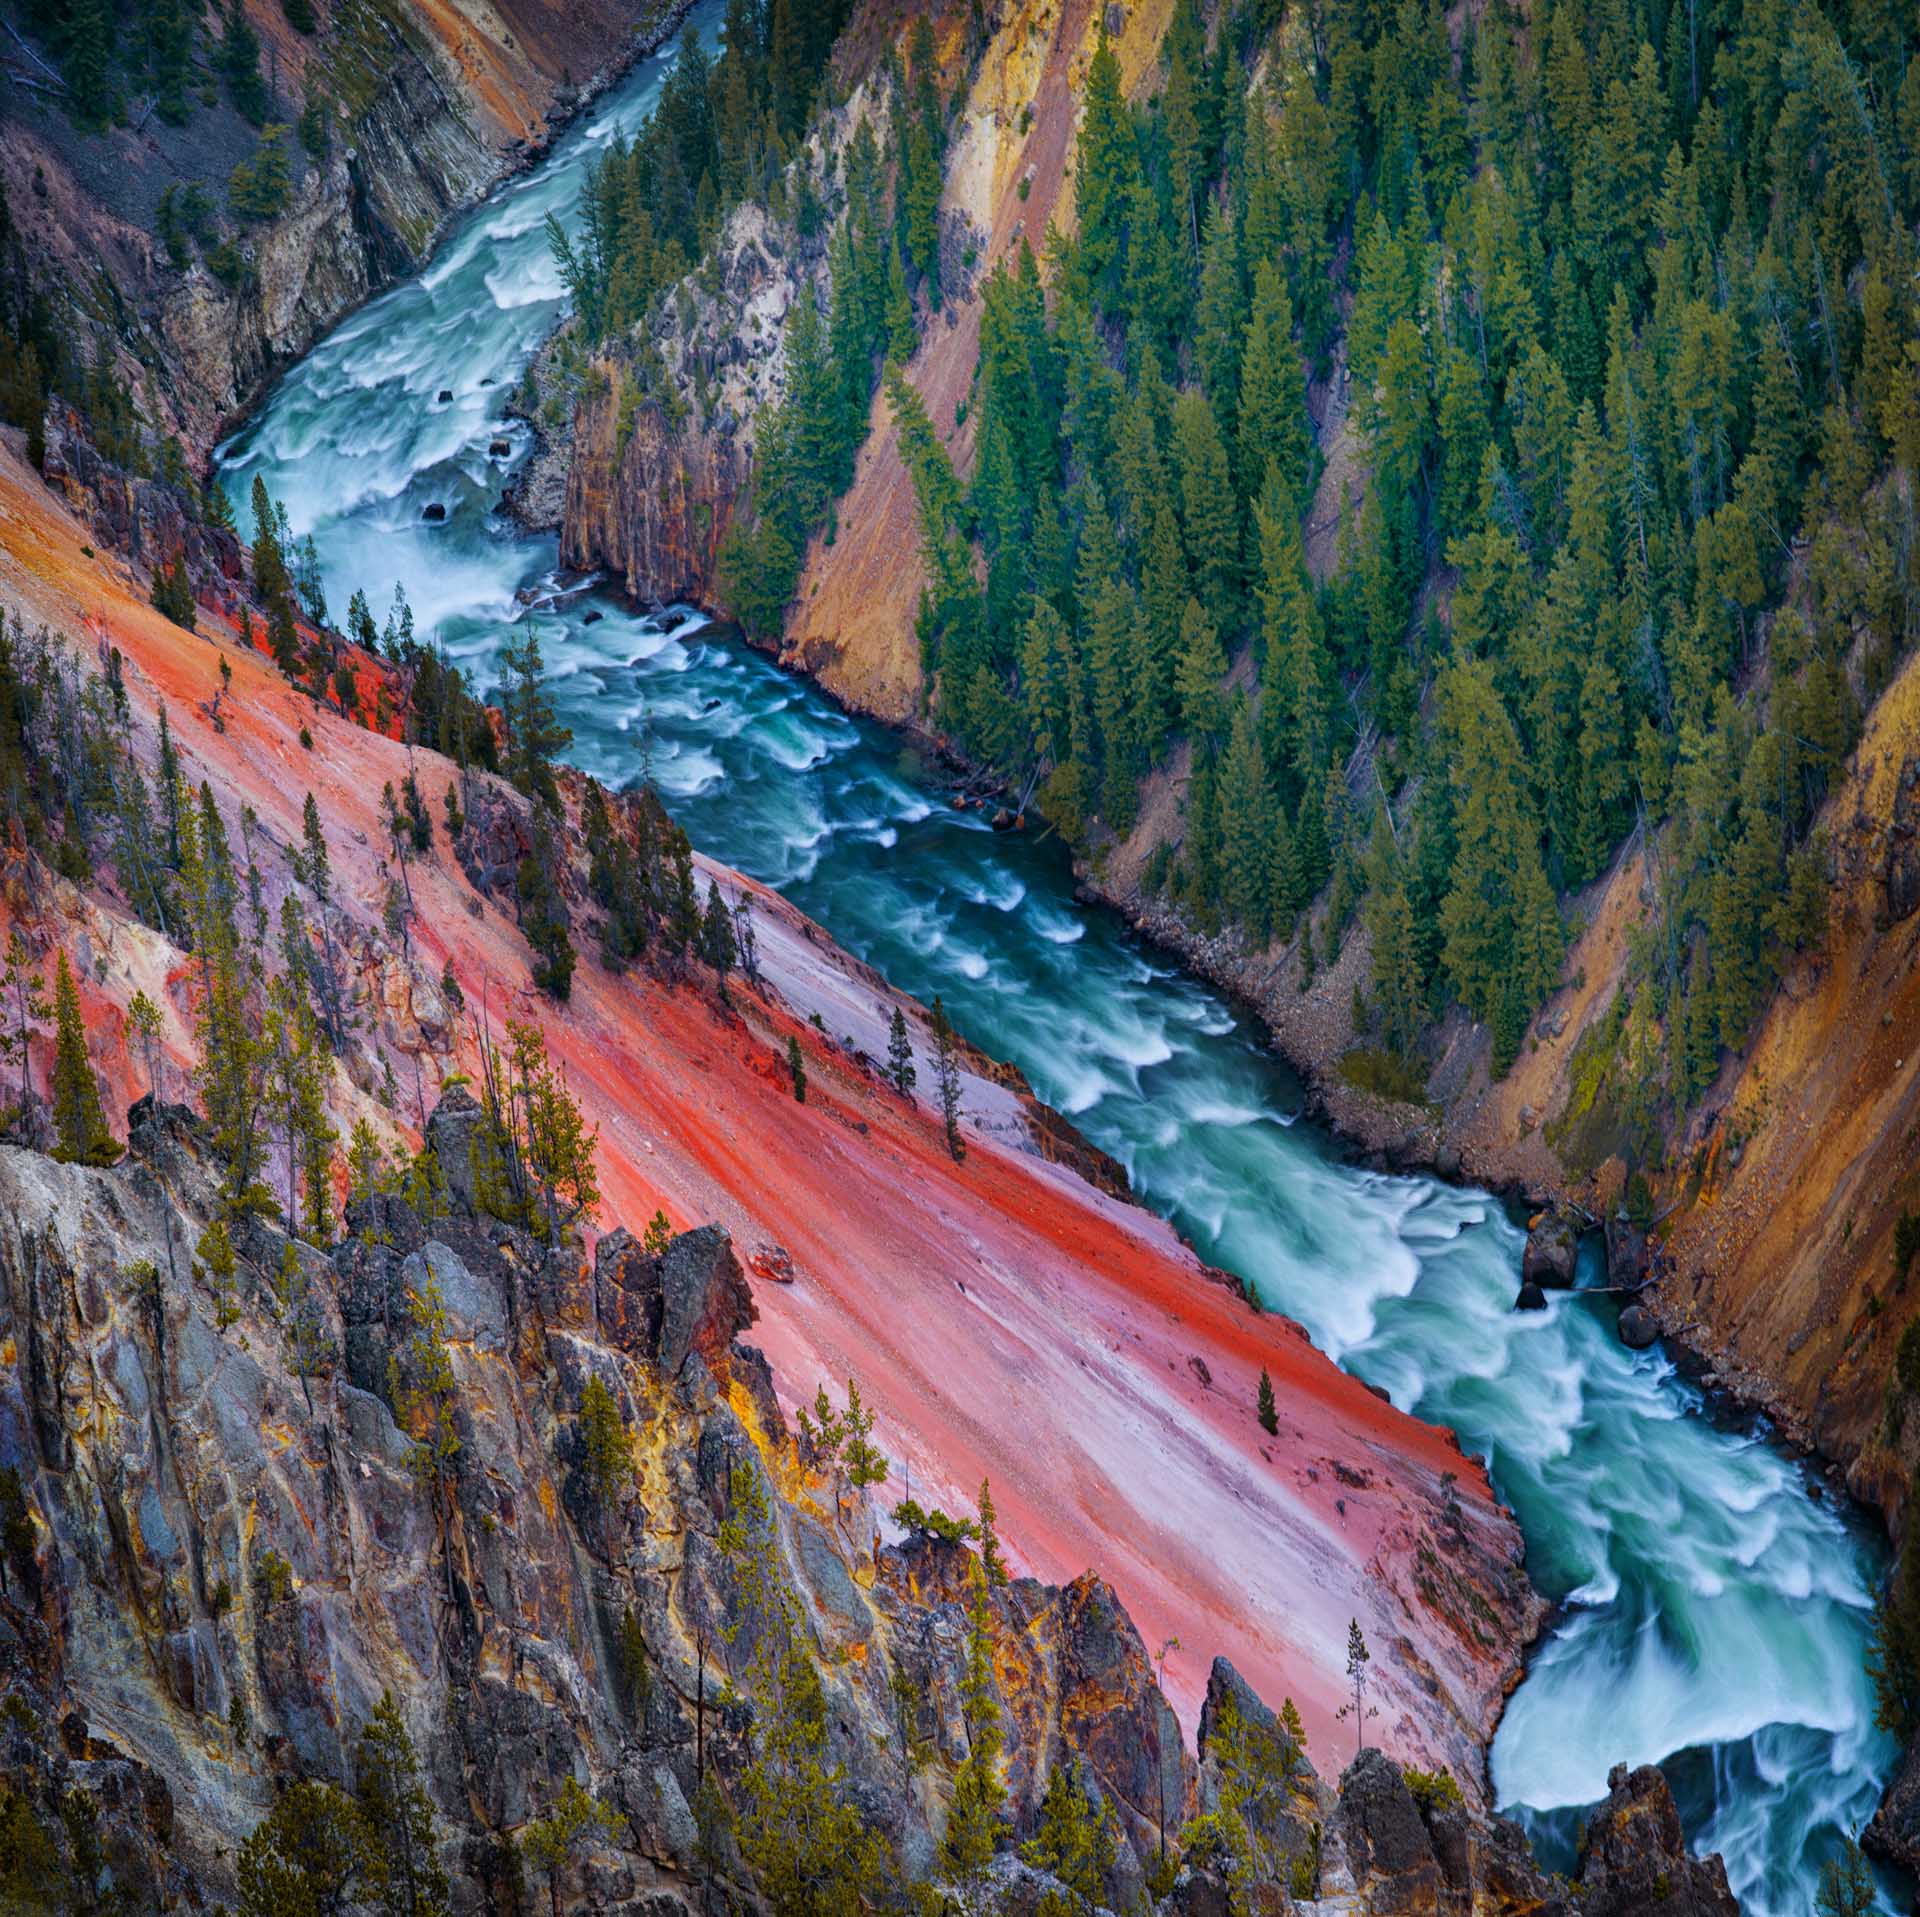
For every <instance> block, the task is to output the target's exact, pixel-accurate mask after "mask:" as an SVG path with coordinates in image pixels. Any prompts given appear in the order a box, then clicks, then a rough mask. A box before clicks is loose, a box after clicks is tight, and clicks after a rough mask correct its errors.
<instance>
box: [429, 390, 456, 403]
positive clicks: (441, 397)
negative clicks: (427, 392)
mask: <svg viewBox="0 0 1920 1917" xmlns="http://www.w3.org/2000/svg"><path fill="white" fill-rule="evenodd" d="M434 397H435V399H436V400H437V401H438V402H439V404H440V405H442V406H451V405H452V404H453V388H452V387H451V386H443V387H441V389H440V390H439V392H438V393H437V394H435V395H434Z"/></svg>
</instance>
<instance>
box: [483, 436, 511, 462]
mask: <svg viewBox="0 0 1920 1917" xmlns="http://www.w3.org/2000/svg"><path fill="white" fill-rule="evenodd" d="M512 451H513V444H512V442H511V441H510V440H505V439H496V440H493V441H491V442H489V444H488V446H487V457H488V458H489V459H505V458H506V457H507V456H508V455H509V454H510V453H511V452H512Z"/></svg>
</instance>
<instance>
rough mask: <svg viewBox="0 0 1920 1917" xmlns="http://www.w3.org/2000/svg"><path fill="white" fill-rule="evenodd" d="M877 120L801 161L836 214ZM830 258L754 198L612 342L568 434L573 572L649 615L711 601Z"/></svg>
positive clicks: (564, 538)
mask: <svg viewBox="0 0 1920 1917" xmlns="http://www.w3.org/2000/svg"><path fill="white" fill-rule="evenodd" d="M871 118H872V115H871V109H870V106H869V103H868V101H867V98H866V97H865V95H864V94H862V95H860V96H858V97H856V99H855V100H854V101H853V102H851V103H850V104H849V105H848V106H847V107H846V108H844V109H842V110H841V111H840V112H838V113H835V114H832V115H829V116H827V117H826V119H825V120H824V121H823V123H822V124H821V126H820V127H819V128H818V129H817V130H816V133H815V136H814V138H813V140H812V141H811V143H810V145H809V148H808V151H807V153H806V154H805V155H804V156H803V157H802V159H801V160H800V161H798V162H797V163H796V164H797V165H798V166H800V167H804V168H805V169H807V171H808V172H809V174H810V175H811V178H812V183H813V189H814V190H815V191H816V192H817V194H818V195H819V197H820V198H821V199H822V200H823V201H824V202H825V203H826V205H827V206H828V207H829V208H832V207H833V206H834V204H835V198H836V191H835V187H834V184H833V175H834V167H835V163H836V161H837V158H838V156H839V155H840V153H842V152H843V151H844V149H845V146H846V143H847V141H848V139H849V138H851V136H852V133H853V130H854V128H855V127H856V126H857V125H859V124H860V123H861V122H862V121H863V120H866V121H868V122H869V123H871ZM826 259H827V244H826V234H825V232H824V230H823V231H822V232H820V233H818V234H816V235H814V236H813V237H812V238H805V237H803V236H802V235H801V234H800V232H799V231H798V229H797V228H796V227H795V226H794V224H793V223H792V222H790V221H785V220H776V219H775V218H774V217H773V216H771V215H770V214H769V213H768V211H767V209H766V208H765V207H764V206H761V205H759V204H757V203H754V202H751V201H750V202H748V203H747V204H745V205H743V206H741V207H739V208H737V209H736V210H735V211H734V213H733V214H732V215H731V216H730V217H729V219H728V221H727V224H726V228H725V231H724V232H723V234H722V235H721V237H720V239H719V241H718V242H717V243H716V244H715V247H714V250H713V253H712V256H711V258H710V260H709V262H708V263H707V265H706V266H705V267H704V268H703V269H702V271H701V273H700V274H699V275H698V276H697V277H696V278H694V279H690V280H688V281H687V282H686V284H685V287H684V288H683V289H682V293H681V295H680V296H679V297H677V298H676V299H675V300H674V301H673V302H671V303H670V306H669V309H668V310H667V312H665V313H664V314H663V315H661V316H660V318H659V321H658V324H657V325H656V326H655V327H654V328H653V329H651V330H650V331H649V332H648V333H647V335H646V337H645V339H644V341H633V340H627V341H620V342H616V343H615V344H614V345H613V346H612V348H611V349H610V350H609V351H608V352H607V353H606V354H605V355H603V356H602V357H600V358H598V359H596V360H595V361H594V362H593V364H592V366H591V368H590V370H589V372H588V375H587V377H586V379H585V381H584V384H583V389H582V393H581V396H580V399H579V401H578V403H577V405H576V406H575V407H574V409H573V414H572V417H571V420H570V422H569V425H568V428H567V434H568V446H569V453H568V461H567V485H566V501H565V509H564V514H563V517H562V521H561V530H560V556H561V558H562V560H563V561H565V563H566V564H568V565H570V566H577V567H580V568H582V569H586V568H589V567H605V568H606V569H608V570H609V571H611V572H612V573H614V574H615V575H616V576H617V577H618V578H619V579H620V580H621V582H622V583H623V584H624V586H625V588H626V590H627V592H628V594H629V595H630V596H631V597H632V598H634V599H636V600H638V601H639V602H640V603H641V604H643V605H655V606H659V605H667V604H670V603H671V602H672V601H674V600H676V599H687V600H693V601H696V602H699V603H703V604H705V603H710V602H711V601H712V600H713V598H714V597H715V594H716V589H717V582H716V580H715V577H714V562H715V560H716V559H717V558H718V556H719V552H720V542H721V541H722V540H723V539H724V538H725V537H726V533H727V528H728V526H729V525H730V524H731V522H732V519H733V512H734V508H735V505H736V504H737V503H738V501H739V499H740V497H741V494H742V492H743V491H744V489H745V488H746V486H747V483H748V481H749V479H750V478H751V476H752V472H753V446H754V431H755V424H756V421H757V420H758V418H759V416H760V414H761V413H762V412H763V411H764V410H765V409H766V408H767V407H769V406H772V405H775V404H777V403H778V401H779V399H780V396H781V394H782V393H783V392H784V390H785V370H786V368H785V352H784V347H785V340H786V327H787V321H788V317H789V315H790V314H791V312H792V310H793V305H794V302H795V301H796V300H800V299H809V300H814V301H816V302H818V301H819V300H820V299H821V298H822V296H823V291H824V285H825V269H826ZM638 353H646V354H651V355H653V356H655V357H656V360H657V364H658V365H659V367H660V368H661V377H662V378H664V380H665V382H666V390H667V391H669V392H670V393H672V394H673V395H674V400H673V404H672V406H671V408H669V407H668V406H665V405H663V404H661V403H660V401H659V400H657V399H655V398H653V397H652V396H651V395H647V394H643V393H642V391H641V390H640V387H639V381H638V375H637V374H636V372H635V368H634V359H635V356H636V354H638ZM656 390H657V389H656Z"/></svg>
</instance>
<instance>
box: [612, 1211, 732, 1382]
mask: <svg viewBox="0 0 1920 1917" xmlns="http://www.w3.org/2000/svg"><path fill="white" fill-rule="evenodd" d="M594 1285H595V1289H596V1292H597V1295H598V1299H599V1311H600V1323H601V1326H602V1329H603V1330H604V1331H605V1333H606V1335H607V1336H608V1337H609V1338H611V1339H612V1340H613V1342H614V1343H615V1344H617V1345H618V1346H619V1347H620V1348H621V1349H622V1350H623V1351H627V1352H631V1353H632V1354H633V1355H634V1356H635V1357H639V1358H645V1359H647V1360H648V1361H649V1362H650V1363H653V1364H656V1365H658V1366H659V1367H660V1369H661V1371H662V1372H664V1373H665V1374H666V1375H667V1376H669V1377H672V1376H674V1375H676V1374H677V1373H678V1372H679V1371H680V1369H681V1367H682V1366H683V1365H684V1364H685V1363H686V1361H687V1357H688V1354H689V1353H691V1352H698V1353H699V1354H700V1356H701V1358H702V1359H703V1360H704V1361H705V1363H706V1366H707V1369H708V1370H709V1371H711V1372H714V1373H716V1374H718V1375H720V1376H725V1375H727V1371H728V1365H729V1361H730V1353H729V1350H728V1347H729V1346H731V1345H732V1343H733V1340H734V1338H735V1337H736V1335H737V1334H738V1333H740V1332H742V1331H744V1330H746V1328H747V1327H748V1326H749V1325H750V1324H752V1323H753V1321H754V1319H755V1318H757V1317H758V1316H759V1312H758V1311H757V1310H756V1309H755V1307H754V1302H753V1293H752V1292H751V1291H750V1290H749V1289H748V1287H747V1281H746V1278H745V1276H744V1275H743V1274H742V1272H741V1270H740V1265H739V1261H738V1260H737V1259H736V1258H735V1257H734V1255H733V1245H732V1241H731V1240H730V1239H729V1238H728V1237H727V1234H726V1233H725V1232H724V1231H723V1230H721V1228H720V1227H719V1226H718V1225H707V1226H703V1227H701V1228H700V1229H699V1230H698V1231H691V1232H685V1233H683V1234H682V1235H681V1236H680V1237H679V1238H677V1239H675V1240H674V1242H673V1243H672V1244H671V1245H670V1246H669V1247H668V1248H667V1250H666V1251H665V1252H664V1253H661V1254H658V1255H656V1254H654V1253H651V1252H648V1251H645V1250H644V1249H642V1247H641V1246H640V1245H639V1244H638V1243H637V1241H636V1240H635V1239H634V1238H633V1237H632V1235H631V1234H630V1233H628V1232H625V1231H614V1232H609V1233H608V1234H607V1235H606V1237H604V1238H603V1239H601V1241H600V1244H599V1246H598V1248H597V1250H596V1252H595V1255H594Z"/></svg>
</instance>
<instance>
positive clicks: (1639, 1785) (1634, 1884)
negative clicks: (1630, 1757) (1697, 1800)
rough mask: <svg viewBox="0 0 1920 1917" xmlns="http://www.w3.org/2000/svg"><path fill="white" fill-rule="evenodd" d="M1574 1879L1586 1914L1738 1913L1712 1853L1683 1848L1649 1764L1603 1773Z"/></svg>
mask: <svg viewBox="0 0 1920 1917" xmlns="http://www.w3.org/2000/svg"><path fill="white" fill-rule="evenodd" d="M1580 1882H1581V1884H1582V1886H1583V1887H1584V1889H1585V1891H1586V1898H1585V1900H1584V1909H1585V1911H1586V1913H1587V1917H1646V1913H1647V1912H1649V1911H1654V1910H1657V1911H1659V1912H1660V1913H1661V1917H1739V1909H1740V1907H1739V1905H1738V1904H1736V1903H1735V1902H1734V1901H1733V1892H1732V1891H1731V1890H1729V1889H1728V1887H1727V1867H1726V1866H1725V1865H1724V1864H1723V1863H1722V1862H1721V1861H1720V1859H1719V1858H1718V1857H1717V1856H1708V1857H1694V1856H1692V1855H1690V1854H1689V1852H1688V1850H1687V1838H1686V1833H1685V1832H1684V1831H1683V1830H1682V1829H1681V1828H1680V1813H1679V1812H1678V1811H1677V1810H1676V1809H1675V1808H1674V1803H1673V1792H1672V1791H1671V1790H1669V1789H1668V1788H1667V1780H1666V1778H1665V1777H1664V1776H1663V1775H1662V1774H1661V1772H1660V1771H1659V1770H1658V1769H1656V1768H1655V1767H1654V1766H1653V1765H1651V1764H1645V1765H1642V1766H1641V1767H1640V1769H1638V1770H1636V1771H1629V1770H1628V1769H1627V1767H1626V1765H1624V1764H1616V1765H1615V1766H1614V1767H1613V1769H1612V1771H1611V1772H1609V1773H1608V1776H1607V1801H1606V1802H1605V1803H1604V1804H1602V1805H1601V1806H1600V1808H1599V1809H1598V1810H1596V1811H1595V1812H1594V1813H1593V1815H1592V1816H1591V1817H1590V1818H1589V1819H1588V1820H1587V1842H1586V1848H1585V1850H1584V1852H1583V1853H1582V1857H1581V1866H1580Z"/></svg>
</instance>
